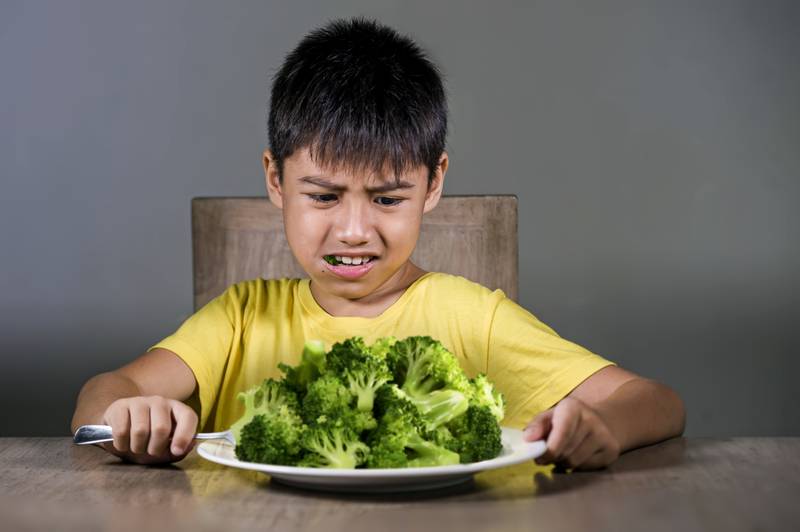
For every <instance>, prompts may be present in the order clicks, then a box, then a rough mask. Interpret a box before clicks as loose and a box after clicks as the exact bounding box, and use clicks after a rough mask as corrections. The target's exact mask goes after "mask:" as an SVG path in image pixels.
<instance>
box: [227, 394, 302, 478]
mask: <svg viewBox="0 0 800 532" xmlns="http://www.w3.org/2000/svg"><path fill="white" fill-rule="evenodd" d="M305 430H306V426H305V425H304V424H303V420H302V419H300V416H298V415H297V413H295V412H294V411H293V410H292V409H290V408H289V407H288V406H286V405H281V406H279V407H278V408H275V409H272V410H269V411H267V412H266V413H264V414H257V415H256V416H255V417H253V419H252V420H251V421H250V422H249V423H247V424H246V425H245V426H244V427H243V428H242V430H241V434H240V436H239V438H237V440H236V448H235V452H236V457H237V458H239V459H240V460H244V461H246V462H261V463H266V464H278V465H294V464H295V463H296V462H297V460H298V458H299V455H300V451H301V447H300V441H301V440H302V438H303V434H304V433H305Z"/></svg>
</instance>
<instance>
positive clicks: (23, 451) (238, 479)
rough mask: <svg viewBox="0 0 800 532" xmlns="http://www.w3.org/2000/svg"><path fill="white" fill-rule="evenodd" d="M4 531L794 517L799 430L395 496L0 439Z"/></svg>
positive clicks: (785, 525) (682, 522)
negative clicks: (600, 466) (587, 468)
mask: <svg viewBox="0 0 800 532" xmlns="http://www.w3.org/2000/svg"><path fill="white" fill-rule="evenodd" d="M0 467H1V468H2V469H1V471H2V472H1V473H0V527H2V529H3V530H81V531H90V530H131V531H133V530H137V531H139V530H162V529H163V530H167V529H169V530H173V531H182V530H200V531H205V530H214V531H220V530H226V531H228V530H253V529H259V530H267V529H270V530H280V531H292V530H315V529H319V530H325V531H330V532H335V531H339V530H347V531H358V530H380V531H382V532H386V531H390V530H426V529H435V530H459V531H465V530H492V531H501V530H535V529H542V530H556V531H558V530H592V531H597V530H615V531H616V530H649V531H653V530H656V531H658V530H665V531H675V530H681V531H684V530H725V531H726V532H730V531H735V530H792V529H794V530H800V438H733V439H695V438H689V439H687V438H677V439H673V440H669V441H666V442H663V443H660V444H658V445H654V446H650V447H645V448H642V449H638V450H635V451H631V452H629V453H626V454H624V455H623V456H622V457H620V459H619V460H618V461H617V462H616V463H615V464H614V465H613V466H611V467H609V468H607V469H605V470H602V471H596V472H578V473H553V472H551V471H550V469H549V468H545V467H539V466H536V465H535V464H532V463H529V464H523V465H519V466H513V467H508V468H504V469H500V470H496V471H491V472H485V473H481V474H478V475H476V477H475V479H474V481H473V482H472V483H468V484H465V485H462V486H460V487H457V488H454V489H449V490H439V491H433V492H427V493H411V494H405V495H381V494H365V495H354V494H336V493H323V492H313V491H305V490H301V489H296V488H290V487H286V486H282V485H279V484H278V483H271V482H270V480H269V477H268V476H266V475H264V474H262V473H256V472H249V471H243V470H238V469H233V468H228V467H225V466H221V465H217V464H214V463H211V462H208V461H206V460H204V459H203V458H201V457H200V456H198V455H197V454H196V452H192V453H191V454H190V455H189V456H188V457H187V458H186V459H185V460H183V461H182V462H180V463H178V464H175V465H172V466H165V467H146V466H138V465H132V464H125V463H122V462H120V461H119V460H118V459H116V458H115V457H113V456H111V455H109V454H107V453H105V452H104V451H103V450H102V449H99V448H97V447H77V446H74V445H72V444H71V441H70V440H69V439H68V438H0Z"/></svg>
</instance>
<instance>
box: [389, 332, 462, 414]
mask: <svg viewBox="0 0 800 532" xmlns="http://www.w3.org/2000/svg"><path fill="white" fill-rule="evenodd" d="M387 361H388V363H389V367H390V369H391V371H392V374H393V376H394V378H395V380H396V382H398V383H400V388H401V390H403V391H404V392H405V393H406V394H407V395H408V397H409V399H410V400H411V401H412V402H414V404H415V405H416V406H417V408H419V409H420V411H421V412H422V415H423V416H424V417H425V419H426V420H427V422H428V425H429V427H430V428H431V429H434V428H436V427H438V426H440V425H443V424H445V423H447V422H448V421H450V420H452V419H454V418H456V417H458V416H460V415H462V414H464V412H466V410H467V408H468V406H469V395H471V394H472V387H471V386H470V383H469V380H468V379H467V377H466V376H465V375H464V372H463V370H462V369H461V367H460V366H459V365H458V360H457V359H456V357H455V356H454V355H453V354H452V353H450V351H448V350H447V349H446V348H445V347H444V346H443V345H442V344H441V343H439V342H437V341H436V340H434V339H433V338H431V337H429V336H411V337H408V338H406V339H405V340H400V341H398V342H396V343H394V345H392V347H391V348H390V349H389V352H388V355H387Z"/></svg>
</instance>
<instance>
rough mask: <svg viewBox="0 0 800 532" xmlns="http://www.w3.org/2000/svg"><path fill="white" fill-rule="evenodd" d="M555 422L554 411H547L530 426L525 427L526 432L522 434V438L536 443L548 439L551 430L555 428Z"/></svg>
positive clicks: (534, 419)
mask: <svg viewBox="0 0 800 532" xmlns="http://www.w3.org/2000/svg"><path fill="white" fill-rule="evenodd" d="M552 420H553V409H552V408H551V409H550V410H545V411H544V412H542V413H541V414H539V415H538V416H536V417H535V418H533V420H532V421H531V422H530V423H528V426H527V427H525V430H524V431H523V433H522V438H523V439H524V440H525V441H536V440H543V439H545V438H546V437H547V435H548V434H549V433H550V429H551V428H552V427H553V425H552Z"/></svg>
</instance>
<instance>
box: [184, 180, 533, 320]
mask: <svg viewBox="0 0 800 532" xmlns="http://www.w3.org/2000/svg"><path fill="white" fill-rule="evenodd" d="M192 255H193V264H194V305H195V309H197V308H199V307H201V306H203V305H204V304H205V303H207V302H208V301H210V300H211V299H213V298H214V297H216V296H217V295H219V294H221V293H222V292H223V291H224V290H225V288H227V287H228V286H229V285H231V284H233V283H236V282H239V281H244V280H247V279H255V278H258V277H263V278H265V279H271V278H282V277H290V278H291V277H306V274H305V272H304V271H303V270H302V269H301V268H300V266H299V264H297V261H295V259H294V257H293V256H292V253H291V250H290V249H289V245H288V244H287V242H286V237H285V235H284V232H283V218H282V212H281V211H280V210H279V209H277V208H276V207H274V206H273V205H272V204H271V203H270V202H269V200H268V199H267V198H195V199H193V200H192ZM411 260H412V261H413V262H414V263H416V264H417V265H419V266H420V267H421V268H423V269H425V270H428V271H440V272H446V273H452V274H454V275H462V276H464V277H466V278H467V279H470V280H472V281H475V282H477V283H480V284H482V285H484V286H486V287H488V288H491V289H495V288H500V289H502V290H503V291H504V292H505V293H506V295H507V296H508V297H510V298H512V299H514V300H516V299H517V282H518V281H517V280H518V244H517V198H516V196H445V197H443V198H442V199H441V201H440V202H439V205H438V206H437V207H436V208H435V209H434V210H433V211H431V212H430V213H428V214H426V215H425V217H424V218H423V223H422V229H421V232H420V238H419V241H418V243H417V247H416V249H415V251H414V254H413V255H412V256H411Z"/></svg>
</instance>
